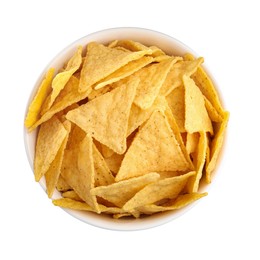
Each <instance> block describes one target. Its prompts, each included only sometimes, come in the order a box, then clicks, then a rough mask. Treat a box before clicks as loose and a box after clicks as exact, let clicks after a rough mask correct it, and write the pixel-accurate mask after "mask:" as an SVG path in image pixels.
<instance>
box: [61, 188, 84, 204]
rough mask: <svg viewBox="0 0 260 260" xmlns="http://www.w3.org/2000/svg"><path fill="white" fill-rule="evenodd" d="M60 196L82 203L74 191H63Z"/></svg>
mask: <svg viewBox="0 0 260 260" xmlns="http://www.w3.org/2000/svg"><path fill="white" fill-rule="evenodd" d="M61 195H62V197H63V198H68V199H72V200H76V201H81V202H84V201H83V200H82V199H81V198H80V196H79V195H78V194H77V193H76V192H75V191H74V190H69V191H65V192H63V193H62V194H61Z"/></svg>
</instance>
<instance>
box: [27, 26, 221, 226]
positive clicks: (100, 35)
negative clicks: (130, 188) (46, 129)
mask: <svg viewBox="0 0 260 260" xmlns="http://www.w3.org/2000/svg"><path fill="white" fill-rule="evenodd" d="M115 39H131V40H134V41H138V42H141V43H143V44H145V45H148V46H151V45H155V46H158V47H159V48H161V49H162V50H163V51H165V52H166V53H167V54H174V55H184V54H185V53H187V52H189V53H192V54H193V55H194V56H197V55H196V53H194V51H193V50H191V49H190V48H189V47H187V46H186V45H185V44H183V43H182V42H180V41H178V40H176V39H174V38H172V37H170V36H168V35H165V34H163V33H160V32H156V31H152V30H148V29H143V28H131V27H130V28H129V27H126V28H124V27H123V28H112V29H107V30H103V31H99V32H95V33H92V34H89V35H87V36H85V37H83V38H81V39H79V40H77V41H75V42H74V43H72V44H70V45H69V46H68V47H66V48H65V49H64V50H63V51H61V52H60V53H59V54H58V55H57V56H56V57H55V58H54V59H53V60H52V61H51V62H50V63H49V64H48V65H47V66H46V68H45V69H44V70H43V72H42V74H41V75H40V76H39V78H38V80H37V82H36V83H35V85H34V88H33V90H32V93H31V95H30V97H29V100H28V105H27V108H26V113H27V109H28V106H29V104H30V103H31V101H32V99H33V97H34V95H35V93H36V90H37V88H38V86H39V83H40V82H41V81H42V79H43V77H44V75H45V72H46V71H47V69H48V68H50V67H54V68H56V69H59V68H61V67H62V66H63V64H64V62H65V61H67V60H68V58H69V57H71V56H72V54H73V53H74V51H75V50H76V48H77V46H78V45H83V46H85V45H86V44H87V43H89V42H91V41H97V42H100V43H104V44H106V43H108V42H111V41H112V40H115ZM204 68H205V67H204ZM207 72H208V73H209V71H208V70H207ZM209 75H210V76H211V77H212V75H211V74H210V73H209ZM212 79H213V78H212ZM213 82H214V83H215V86H216V85H217V84H216V82H215V81H214V79H213ZM36 136H37V130H35V131H33V132H32V133H28V132H27V130H26V129H24V141H25V148H26V153H27V157H28V160H29V163H30V165H31V168H32V169H33V160H34V152H35V142H36ZM40 184H41V186H42V187H43V188H44V190H45V191H46V186H45V180H44V178H42V180H41V181H40ZM206 189H208V187H206V186H203V187H202V188H201V189H200V191H201V192H203V191H206ZM60 197H61V196H60V193H59V192H58V191H55V193H54V195H53V198H60ZM46 199H47V197H46ZM195 204H196V203H193V204H191V205H189V206H187V207H185V208H182V209H180V210H176V211H172V212H164V213H159V214H155V215H152V216H149V217H146V218H141V219H118V220H117V219H113V218H111V217H110V216H106V215H97V214H95V213H91V212H83V211H76V210H70V209H65V211H66V212H67V213H69V214H70V215H72V216H74V217H75V218H77V219H79V220H81V221H83V222H85V223H88V224H91V225H94V226H97V227H101V228H105V229H111V230H141V229H147V228H151V227H155V226H159V225H162V224H164V223H167V222H169V221H171V220H173V219H176V218H177V217H179V216H180V215H182V214H183V213H185V212H187V211H188V210H189V209H191V207H193V206H194V205H195Z"/></svg>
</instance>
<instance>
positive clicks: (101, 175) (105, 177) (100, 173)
mask: <svg viewBox="0 0 260 260" xmlns="http://www.w3.org/2000/svg"><path fill="white" fill-rule="evenodd" d="M93 159H94V168H95V186H103V185H109V184H111V183H113V182H114V181H115V180H114V176H113V175H112V173H111V171H110V170H109V168H108V166H107V164H106V162H105V160H104V158H103V156H102V155H101V153H100V152H99V151H98V149H97V148H96V146H95V145H94V144H93Z"/></svg>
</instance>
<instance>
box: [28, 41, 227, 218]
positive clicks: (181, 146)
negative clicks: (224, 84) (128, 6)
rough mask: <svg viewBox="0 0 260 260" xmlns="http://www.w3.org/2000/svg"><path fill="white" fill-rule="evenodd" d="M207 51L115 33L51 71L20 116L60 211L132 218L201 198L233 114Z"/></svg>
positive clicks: (36, 168)
mask: <svg viewBox="0 0 260 260" xmlns="http://www.w3.org/2000/svg"><path fill="white" fill-rule="evenodd" d="M202 63H203V58H194V57H193V56H192V55H190V54H186V55H185V56H184V57H179V56H170V55H167V54H165V53H164V52H163V51H162V50H161V49H159V48H158V47H156V46H150V47H147V46H144V45H143V44H141V43H138V42H134V41H131V40H115V41H113V42H111V43H110V44H108V45H107V46H105V45H103V44H100V43H97V42H91V43H89V44H88V45H87V46H85V48H83V47H82V46H79V47H78V48H77V50H76V51H75V53H74V55H73V56H72V57H71V58H70V60H68V61H67V62H66V64H65V65H64V67H63V68H62V69H60V70H59V71H58V72H55V70H54V68H50V69H49V71H47V73H46V76H45V78H44V79H43V81H42V83H41V85H40V86H39V88H38V91H37V93H36V95H35V97H34V99H33V101H32V102H31V104H30V107H29V109H28V114H27V117H26V119H25V126H26V127H27V128H28V131H33V130H36V129H37V130H38V136H37V142H36V148H35V149H36V152H35V160H34V174H35V179H36V181H39V180H40V179H41V178H42V177H45V180H46V187H47V194H48V196H49V197H50V198H51V197H52V195H53V192H54V190H55V189H57V190H58V191H60V193H61V196H62V197H61V198H60V199H55V200H53V204H54V205H57V206H61V207H64V208H70V209H75V210H83V211H91V212H96V213H98V214H100V213H102V214H111V215H112V216H113V217H114V218H121V217H125V216H134V217H135V218H138V217H140V216H144V215H151V214H154V213H157V212H164V211H171V210H176V209H180V208H182V207H185V206H187V205H188V204H190V203H192V202H194V201H196V200H198V199H200V198H201V197H203V196H205V195H206V193H199V188H200V185H201V181H202V180H205V181H206V182H207V183H210V182H211V175H212V172H213V171H214V169H215V166H216V163H217V159H218V157H219V154H220V150H221V147H222V144H223V138H224V132H225V129H226V126H227V122H228V118H229V113H228V112H227V111H225V110H224V109H223V108H222V105H221V102H220V100H219V97H218V94H217V92H216V90H215V88H214V86H213V84H212V81H211V80H210V78H209V77H208V75H207V73H206V72H205V71H204V70H203V68H202V66H201V65H202Z"/></svg>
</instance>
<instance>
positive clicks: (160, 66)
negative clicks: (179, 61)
mask: <svg viewBox="0 0 260 260" xmlns="http://www.w3.org/2000/svg"><path fill="white" fill-rule="evenodd" d="M174 62H175V60H174V59H168V60H165V61H162V62H160V63H155V64H152V65H150V66H147V67H145V68H143V69H141V70H139V71H137V72H136V73H135V74H134V76H136V77H138V78H140V84H139V85H138V87H137V89H136V96H135V99H134V103H135V105H137V106H138V107H140V108H142V109H148V108H149V107H151V106H152V104H153V102H154V100H155V99H156V97H157V96H158V94H159V91H160V88H161V86H162V84H163V82H164V80H165V78H166V76H167V74H168V72H169V70H170V68H171V66H172V65H173V63H174Z"/></svg>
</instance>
